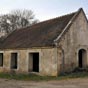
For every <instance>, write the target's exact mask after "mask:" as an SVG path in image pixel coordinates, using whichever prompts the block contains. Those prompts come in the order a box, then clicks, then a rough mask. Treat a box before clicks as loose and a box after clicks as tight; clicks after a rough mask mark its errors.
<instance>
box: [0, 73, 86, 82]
mask: <svg viewBox="0 0 88 88" xmlns="http://www.w3.org/2000/svg"><path fill="white" fill-rule="evenodd" d="M84 77H88V73H87V72H79V73H71V74H65V75H59V76H57V77H53V76H39V75H35V74H12V73H0V78H5V79H15V80H24V81H49V80H63V79H70V78H84Z"/></svg>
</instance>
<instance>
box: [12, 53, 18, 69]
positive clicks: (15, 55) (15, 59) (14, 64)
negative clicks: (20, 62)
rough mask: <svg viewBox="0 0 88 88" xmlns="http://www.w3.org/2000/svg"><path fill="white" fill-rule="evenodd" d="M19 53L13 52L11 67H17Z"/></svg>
mask: <svg viewBox="0 0 88 88" xmlns="http://www.w3.org/2000/svg"><path fill="white" fill-rule="evenodd" d="M17 56H18V55H17V53H11V69H17Z"/></svg>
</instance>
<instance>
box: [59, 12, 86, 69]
mask: <svg viewBox="0 0 88 88" xmlns="http://www.w3.org/2000/svg"><path fill="white" fill-rule="evenodd" d="M58 46H60V47H61V49H62V50H63V51H62V52H63V55H62V56H64V58H62V65H61V67H63V65H64V67H63V68H64V69H62V70H64V71H71V70H73V69H74V68H76V67H78V51H79V50H80V49H85V50H86V52H87V60H86V61H87V65H88V23H87V20H86V18H85V16H84V13H83V12H82V11H81V12H80V13H79V15H78V17H77V18H76V20H75V21H74V22H73V23H72V25H71V27H70V29H69V30H68V31H67V32H66V34H65V35H64V36H63V37H62V39H61V41H60V43H59V44H58Z"/></svg>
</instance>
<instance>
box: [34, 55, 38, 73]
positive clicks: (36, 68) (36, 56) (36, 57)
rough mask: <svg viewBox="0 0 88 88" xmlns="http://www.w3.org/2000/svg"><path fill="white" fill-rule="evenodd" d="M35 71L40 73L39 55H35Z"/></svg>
mask: <svg viewBox="0 0 88 88" xmlns="http://www.w3.org/2000/svg"><path fill="white" fill-rule="evenodd" d="M33 71H34V72H39V53H33Z"/></svg>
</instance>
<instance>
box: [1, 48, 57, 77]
mask: <svg viewBox="0 0 88 88" xmlns="http://www.w3.org/2000/svg"><path fill="white" fill-rule="evenodd" d="M1 52H3V53H4V59H3V67H0V71H1V72H2V71H4V72H6V71H7V72H11V71H15V72H17V73H28V72H31V70H29V69H30V68H31V65H32V63H30V64H29V61H30V57H29V53H36V52H38V53H39V73H40V74H41V75H51V76H57V55H56V52H57V49H56V48H43V49H36V48H35V49H23V50H3V51H1ZM11 53H18V67H17V69H15V70H12V69H11V66H10V63H11ZM29 66H30V67H29Z"/></svg>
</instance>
